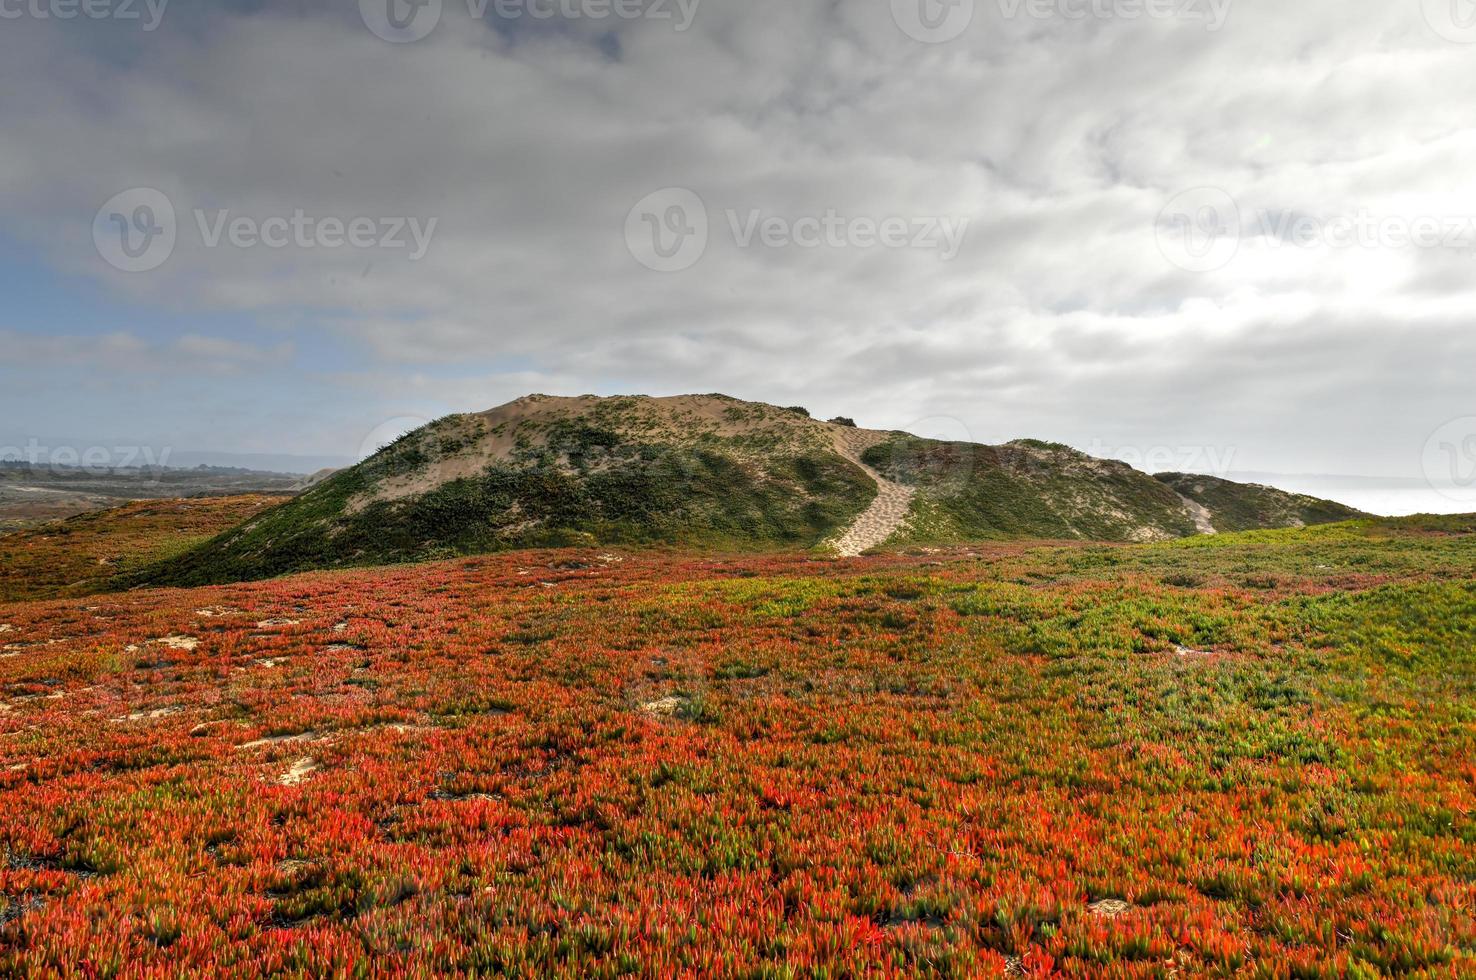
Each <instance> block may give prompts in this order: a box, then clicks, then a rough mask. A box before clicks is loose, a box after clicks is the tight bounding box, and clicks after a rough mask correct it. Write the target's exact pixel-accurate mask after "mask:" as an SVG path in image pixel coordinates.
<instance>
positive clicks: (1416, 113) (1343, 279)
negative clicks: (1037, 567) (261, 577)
mask: <svg viewBox="0 0 1476 980" xmlns="http://www.w3.org/2000/svg"><path fill="white" fill-rule="evenodd" d="M1473 69H1476V4H1472V3H1471V2H1470V0H1336V2H1334V0H1305V2H1298V3H1295V4H1292V3H1287V2H1285V0H487V2H483V0H415V2H414V3H413V4H412V3H411V2H410V0H323V2H310V0H255V2H247V0H239V2H215V3H211V2H208V0H194V2H191V3H189V4H186V3H184V2H182V0H174V2H173V3H170V2H168V0H147V2H146V0H0V134H3V135H0V289H3V295H4V296H5V297H6V302H5V303H4V304H3V305H0V350H3V351H4V357H3V358H0V447H3V446H23V445H27V444H30V445H37V444H40V445H43V446H55V445H59V444H70V445H81V446H109V447H139V446H143V447H148V448H149V449H150V451H153V452H155V453H158V452H161V451H167V450H174V451H181V452H182V451H185V450H215V451H223V452H237V453H279V454H280V453H292V454H302V455H315V456H342V457H347V458H353V457H357V456H359V455H361V454H363V453H364V452H366V451H370V450H373V449H374V448H377V447H378V445H379V444H380V443H382V442H383V441H385V439H386V436H387V435H389V436H392V435H393V434H395V433H396V431H397V430H400V429H404V428H408V427H410V426H412V425H414V424H417V422H419V421H421V420H428V419H433V418H436V417H439V416H441V415H444V414H447V413H450V412H456V411H469V410H480V409H485V408H489V407H492V406H494V405H498V404H501V403H504V402H506V401H509V400H511V399H513V398H516V397H518V396H520V395H523V394H527V393H530V392H545V393H552V394H582V393H595V394H616V393H647V394H676V393H686V392H724V393H727V394H730V395H734V396H737V397H741V398H748V399H754V400H762V401H769V402H775V403H780V404H784V405H792V404H799V405H804V406H806V407H808V408H809V409H810V410H811V411H812V412H813V413H814V414H816V415H819V416H822V417H830V416H832V415H846V416H849V417H852V418H855V419H856V420H857V421H858V422H859V423H861V424H862V425H864V426H868V427H874V428H888V429H890V428H904V429H909V430H912V431H917V432H920V433H922V434H924V435H934V436H944V437H949V438H960V439H970V440H974V441H980V442H1000V441H1005V440H1008V439H1012V438H1017V437H1025V436H1029V437H1036V438H1043V439H1051V440H1056V441H1060V442H1064V443H1068V444H1070V445H1073V446H1076V447H1078V448H1081V449H1084V450H1087V451H1089V452H1093V453H1095V454H1097V455H1102V456H1115V457H1118V458H1125V459H1127V460H1128V461H1129V462H1135V463H1141V464H1143V465H1144V466H1145V468H1150V469H1155V470H1193V471H1199V472H1211V473H1243V472H1255V473H1274V474H1356V475H1362V476H1367V477H1378V478H1383V479H1384V480H1385V481H1386V483H1387V485H1388V486H1400V487H1405V488H1406V489H1410V490H1411V491H1415V490H1419V491H1420V492H1421V493H1423V494H1424V496H1425V497H1426V498H1428V499H1430V500H1431V501H1436V502H1438V501H1439V500H1443V501H1445V502H1446V503H1448V504H1449V506H1448V507H1446V508H1444V509H1457V510H1461V509H1464V510H1476V490H1473V489H1472V484H1473V483H1476V399H1473V396H1472V392H1473V391H1476V386H1473V384H1472V380H1473V377H1472V376H1473V368H1476V336H1473V331H1472V314H1473V312H1476V274H1473V273H1476V170H1473V169H1472V167H1471V166H1470V161H1471V160H1472V159H1476V114H1473V112H1472V109H1471V107H1472V106H1473V105H1476V70H1473ZM1432 481H1433V482H1434V483H1437V484H1448V486H1444V487H1443V489H1442V490H1441V491H1440V492H1437V493H1434V494H1430V493H1426V492H1425V491H1428V490H1429V489H1430V488H1429V487H1428V484H1429V483H1430V482H1432ZM1428 509H1437V508H1436V507H1435V506H1434V504H1432V506H1431V507H1429V508H1428Z"/></svg>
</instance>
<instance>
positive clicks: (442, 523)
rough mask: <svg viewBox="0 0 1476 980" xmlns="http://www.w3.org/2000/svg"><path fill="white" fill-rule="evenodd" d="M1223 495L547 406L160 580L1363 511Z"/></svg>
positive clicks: (916, 448) (404, 443) (467, 429)
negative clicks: (508, 555) (633, 549)
mask: <svg viewBox="0 0 1476 980" xmlns="http://www.w3.org/2000/svg"><path fill="white" fill-rule="evenodd" d="M1175 481H1178V482H1175ZM1222 484H1223V481H1219V482H1217V483H1216V484H1215V485H1214V486H1213V487H1210V485H1209V484H1208V483H1206V484H1205V485H1204V487H1200V485H1199V484H1188V483H1184V482H1183V481H1182V480H1180V479H1179V478H1175V480H1173V481H1165V480H1160V479H1156V478H1154V477H1152V476H1149V475H1147V474H1144V473H1141V472H1138V471H1137V470H1134V469H1133V468H1132V467H1130V466H1128V465H1126V464H1124V463H1117V462H1111V461H1104V460H1098V459H1094V458H1092V457H1089V456H1086V455H1084V454H1082V453H1079V452H1076V451H1075V450H1072V449H1070V448H1068V447H1065V446H1059V445H1054V444H1049V443H1042V442H1037V441H1034V440H1023V441H1019V442H1014V443H1009V444H1007V445H1003V446H982V445H976V444H972V443H949V442H939V441H935V440H928V439H921V438H918V437H916V436H912V435H909V434H907V433H903V432H882V431H874V430H867V429H859V428H855V427H854V426H850V425H847V424H841V423H838V422H823V421H820V420H817V419H813V418H810V417H809V415H808V413H806V412H805V411H804V410H803V409H791V408H781V407H777V406H773V405H766V404H762V403H757V402H745V401H740V400H738V399H736V398H730V397H728V396H725V395H685V396H679V397H673V398H649V397H644V396H630V397H616V398H598V397H595V396H584V397H579V398H555V397H549V396H543V395H531V396H528V397H526V398H520V399H518V400H517V401H514V402H511V403H509V404H507V405H503V406H501V407H500V408H495V409H492V410H490V411H487V412H481V413H475V414H466V415H454V416H450V417H448V418H445V419H442V420H440V421H438V422H435V423H432V424H431V425H428V426H426V427H424V428H422V429H419V430H417V431H415V432H412V433H410V434H408V435H406V436H404V437H403V438H401V439H400V440H398V441H397V442H395V443H394V444H393V445H391V446H388V447H386V448H385V449H383V450H382V451H380V452H379V453H377V454H376V455H375V456H373V457H371V458H370V459H368V460H365V461H364V462H363V463H361V464H359V465H358V466H355V467H351V468H349V469H347V470H343V471H340V472H338V473H334V474H332V475H331V476H328V477H327V478H326V479H324V480H323V481H322V482H320V483H318V484H316V485H314V486H312V487H311V488H310V489H308V490H307V491H306V492H305V493H303V494H302V495H301V496H299V497H297V498H296V499H295V500H293V501H292V502H290V503H288V504H285V505H284V506H282V507H279V508H276V509H275V510H273V511H270V512H268V513H267V514H264V515H262V516H261V517H259V518H256V519H254V520H252V521H251V522H249V523H247V524H245V525H243V526H242V527H240V528H236V529H234V530H232V531H230V532H227V533H225V534H222V535H221V536H219V537H218V538H216V539H215V540H213V541H211V542H209V543H207V544H205V545H203V546H202V547H200V548H198V549H196V550H195V551H193V552H191V553H190V554H188V555H186V556H184V557H183V558H180V559H177V560H175V561H172V562H170V563H168V564H167V565H161V566H159V567H158V568H156V569H154V570H153V571H152V572H151V573H150V575H149V581H152V582H160V583H170V584H203V583H209V582H221V581H232V580H239V579H253V578H261V577H266V576H272V575H278V574H284V573H288V572H295V571H302V570H307V569H313V568H331V567H339V566H345V565H360V564H376V563H384V562H394V561H407V560H419V559H426V558H435V557H447V556H452V555H458V554H468V553H477V552H486V551H495V550H502V549H508V548H522V547H540V546H562V545H580V544H670V545H681V546H687V547H701V548H717V549H725V550H756V549H775V548H791V549H792V548H817V549H822V550H827V551H830V552H832V553H838V554H843V555H845V554H859V553H861V552H862V551H865V550H867V549H870V548H874V547H877V546H880V545H884V544H886V545H891V546H903V545H911V544H928V543H947V542H957V541H968V540H985V539H1004V538H1047V539H1090V540H1101V541H1157V540H1166V539H1170V538H1175V537H1182V536H1188V535H1193V534H1198V533H1211V532H1215V531H1219V530H1227V529H1232V528H1235V529H1238V528H1240V527H1241V526H1242V525H1244V524H1245V523H1246V522H1247V520H1250V519H1251V518H1247V516H1246V515H1247V514H1252V515H1258V517H1257V518H1255V519H1256V520H1260V521H1261V522H1260V523H1255V524H1253V526H1256V527H1271V526H1278V527H1279V526H1296V525H1298V524H1310V523H1318V522H1322V521H1332V520H1342V519H1346V518H1349V517H1353V516H1357V514H1356V512H1354V511H1352V510H1349V509H1347V508H1341V507H1339V506H1338V505H1336V504H1328V503H1327V502H1325V501H1316V500H1312V499H1311V498H1293V497H1291V495H1287V494H1282V493H1280V491H1275V490H1271V489H1269V488H1262V487H1249V486H1242V485H1238V484H1223V485H1222Z"/></svg>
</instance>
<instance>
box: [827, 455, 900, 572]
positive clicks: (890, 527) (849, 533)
mask: <svg viewBox="0 0 1476 980" xmlns="http://www.w3.org/2000/svg"><path fill="white" fill-rule="evenodd" d="M836 428H838V429H840V430H841V431H839V432H837V433H836V434H835V449H836V452H838V453H840V454H841V455H842V456H844V457H845V458H846V459H847V460H849V461H850V462H852V463H854V464H855V465H857V466H859V467H861V469H862V470H864V471H865V472H866V475H867V476H869V477H871V479H872V480H873V481H874V482H875V483H876V499H875V500H873V501H872V502H871V506H870V507H868V508H866V510H865V511H864V512H863V513H862V514H861V516H860V517H858V518H856V520H855V521H854V522H853V523H852V524H851V526H850V527H848V528H846V529H845V531H844V532H842V533H841V535H840V537H838V538H836V539H835V540H834V542H833V543H832V547H834V548H835V550H836V552H837V553H838V554H839V555H840V556H841V557H842V558H854V557H856V556H857V555H861V554H864V553H865V552H867V551H870V550H871V549H872V548H876V547H879V546H880V545H882V544H883V543H885V542H886V540H887V539H888V538H890V537H891V536H892V535H894V534H896V533H897V531H898V530H900V529H901V527H902V525H903V524H905V523H906V522H907V515H908V513H909V512H910V511H911V510H912V499H913V497H914V496H915V495H916V491H914V490H913V489H912V488H911V487H906V486H903V485H902V484H900V483H894V482H893V481H891V480H888V479H887V478H886V477H884V476H882V475H881V474H880V473H878V472H877V471H876V470H874V469H872V468H871V467H870V466H867V465H866V464H865V463H863V462H862V461H861V453H862V452H864V451H865V450H866V449H867V448H869V447H870V446H872V445H875V444H876V443H877V442H879V441H880V440H881V439H883V438H885V437H884V435H883V434H882V433H880V432H870V431H867V430H864V429H848V428H845V427H843V426H837V427H836Z"/></svg>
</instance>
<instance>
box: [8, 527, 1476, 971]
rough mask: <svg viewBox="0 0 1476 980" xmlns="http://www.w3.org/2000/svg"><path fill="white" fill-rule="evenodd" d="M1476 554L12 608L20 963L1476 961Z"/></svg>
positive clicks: (154, 595) (791, 575) (255, 966)
mask: <svg viewBox="0 0 1476 980" xmlns="http://www.w3.org/2000/svg"><path fill="white" fill-rule="evenodd" d="M1472 532H1473V527H1472V526H1471V522H1470V520H1469V519H1432V520H1425V521H1411V522H1363V523H1358V524H1352V525H1339V526H1334V527H1327V528H1318V529H1314V530H1309V531H1291V532H1281V531H1278V532H1259V533H1255V534H1248V535H1233V536H1223V537H1219V538H1202V539H1192V540H1188V541H1183V542H1175V543H1171V544H1162V545H1150V546H1111V547H1101V546H1071V547H1038V546H1028V545H1016V544H998V545H991V546H988V547H981V548H974V549H949V550H944V551H924V550H918V551H915V552H913V553H910V554H903V555H894V556H881V557H872V558H865V559H855V560H849V561H830V560H817V559H816V558H814V557H812V556H805V555H788V556H770V557H754V556H734V557H726V558H722V557H701V558H698V557H690V556H682V555H673V554H665V553H655V552H619V553H608V552H601V551H598V550H564V551H543V552H527V553H515V554H503V555H497V556H489V557H480V558H472V559H461V560H457V561H450V562H442V563H435V564H428V565H420V566H401V567H395V568H392V569H383V570H362V571H347V572H334V573H316V574H310V575H303V576H298V577H294V578H288V579H281V580H277V581H273V582H266V583H257V584H251V585H235V586H226V587H212V588H202V589H194V590H162V591H153V592H132V593H123V594H115V595H106V596H98V597H94V598H91V599H87V600H76V599H69V600H56V601H46V602H31V603H20V604H9V605H0V644H3V645H4V646H5V649H4V651H3V653H4V655H5V656H4V658H3V659H0V848H3V853H4V862H3V865H0V896H3V898H0V921H3V927H0V930H3V931H0V972H3V973H4V974H6V975H16V976H51V975H61V976H78V977H82V976H85V977H100V976H128V977H134V976H173V975H185V974H200V975H212V976H256V975H262V974H267V975H279V976H303V977H309V976H311V977H319V976H365V975H370V974H376V975H413V976H429V975H433V974H463V975H470V974H478V975H508V976H520V977H546V976H564V977H614V976H623V975H636V976H659V977H678V976H732V977H789V976H796V977H799V976H803V977H843V976H846V977H860V976H901V975H934V976H960V977H964V976H968V977H972V976H989V975H1006V974H1023V975H1032V976H1042V977H1044V976H1055V975H1063V976H1072V977H1104V976H1106V977H1112V976H1115V977H1160V976H1191V975H1205V976H1248V977H1251V976H1264V977H1376V976H1384V975H1400V976H1441V977H1455V976H1470V975H1472V973H1473V972H1476V920H1473V914H1472V908H1473V900H1476V825H1473V822H1472V810H1473V806H1476V653H1473V639H1476V637H1473V631H1476V577H1473V572H1476V548H1473V542H1476V538H1473V536H1472Z"/></svg>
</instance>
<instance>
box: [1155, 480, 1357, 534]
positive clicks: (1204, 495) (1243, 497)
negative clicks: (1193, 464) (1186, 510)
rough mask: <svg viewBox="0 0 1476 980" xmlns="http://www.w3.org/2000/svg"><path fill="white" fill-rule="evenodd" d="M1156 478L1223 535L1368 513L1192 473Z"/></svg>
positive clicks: (1344, 518)
mask: <svg viewBox="0 0 1476 980" xmlns="http://www.w3.org/2000/svg"><path fill="white" fill-rule="evenodd" d="M1156 479H1158V480H1159V481H1161V482H1162V483H1164V484H1165V485H1166V486H1169V487H1171V488H1173V490H1174V491H1175V492H1177V493H1179V494H1182V495H1183V496H1184V497H1187V498H1188V499H1189V500H1191V501H1193V502H1194V503H1196V504H1198V505H1199V506H1201V507H1203V508H1204V509H1205V510H1206V511H1207V512H1208V516H1209V519H1210V522H1211V523H1212V524H1213V525H1214V528H1215V530H1216V531H1217V532H1219V533H1221V534H1225V533H1229V532H1231V531H1254V530H1256V529H1258V528H1265V527H1305V526H1307V525H1310V524H1333V523H1336V522H1338V521H1348V520H1353V519H1355V518H1358V517H1364V516H1366V515H1364V514H1363V513H1361V512H1360V511H1357V510H1355V509H1353V508H1352V507H1347V506H1344V505H1343V504H1339V503H1334V502H1333V501H1331V500H1321V499H1319V498H1317V497H1308V496H1306V495H1305V494H1298V493H1287V492H1286V491H1285V490H1277V489H1276V488H1275V487H1263V486H1260V485H1258V484H1254V483H1234V482H1231V481H1230V480H1221V479H1219V478H1217V477H1213V476H1197V475H1195V474H1192V473H1159V474H1158V475H1157V477H1156Z"/></svg>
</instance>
